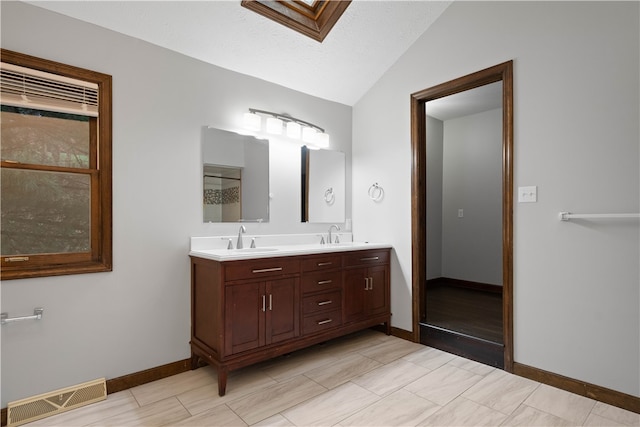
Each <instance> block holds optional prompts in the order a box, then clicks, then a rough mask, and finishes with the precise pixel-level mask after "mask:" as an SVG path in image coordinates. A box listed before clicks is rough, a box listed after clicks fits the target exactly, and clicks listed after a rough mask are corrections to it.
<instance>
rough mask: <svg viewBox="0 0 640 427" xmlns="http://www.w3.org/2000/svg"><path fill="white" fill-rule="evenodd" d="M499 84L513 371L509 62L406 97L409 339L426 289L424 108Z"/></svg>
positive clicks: (507, 347)
mask: <svg viewBox="0 0 640 427" xmlns="http://www.w3.org/2000/svg"><path fill="white" fill-rule="evenodd" d="M498 81H502V109H503V111H502V218H503V219H502V277H503V290H502V292H503V293H502V313H503V315H502V318H503V336H504V370H505V371H507V372H513V61H507V62H504V63H502V64H498V65H496V66H493V67H490V68H486V69H484V70H481V71H478V72H476V73H472V74H469V75H466V76H463V77H460V78H458V79H455V80H451V81H448V82H445V83H442V84H439V85H436V86H433V87H431V88H428V89H424V90H422V91H419V92H416V93H413V94H412V95H411V194H412V197H411V229H412V233H411V234H412V240H411V248H412V250H411V253H412V284H411V286H412V295H413V297H412V314H413V340H414V341H415V342H420V313H423V312H424V309H425V305H426V303H425V301H424V287H425V285H426V278H427V275H426V263H427V262H426V260H427V258H426V247H427V236H426V231H427V230H426V227H427V224H426V214H427V203H426V194H427V172H426V170H427V145H426V138H427V131H426V106H425V104H426V103H427V102H429V101H432V100H434V99H438V98H442V97H445V96H448V95H453V94H456V93H459V92H464V91H466V90H469V89H474V88H477V87H479V86H484V85H486V84H489V83H495V82H498Z"/></svg>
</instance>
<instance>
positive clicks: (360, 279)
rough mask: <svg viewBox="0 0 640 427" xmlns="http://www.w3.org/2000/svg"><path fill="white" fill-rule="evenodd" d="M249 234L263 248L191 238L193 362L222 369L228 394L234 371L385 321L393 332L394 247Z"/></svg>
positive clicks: (220, 378) (230, 239) (222, 383)
mask: <svg viewBox="0 0 640 427" xmlns="http://www.w3.org/2000/svg"><path fill="white" fill-rule="evenodd" d="M239 238H240V239H242V236H239ZM244 239H246V240H248V241H251V242H252V243H253V244H252V245H251V246H255V247H243V248H242V249H227V248H228V247H232V246H233V245H232V244H230V243H233V241H234V240H235V238H234V237H194V238H192V239H191V251H190V253H189V256H190V257H191V355H192V356H191V364H192V368H194V369H195V368H196V367H197V366H198V363H199V361H200V360H202V361H205V362H207V363H208V364H210V365H212V366H214V367H215V368H216V369H217V372H218V393H219V394H220V396H223V395H224V394H225V390H226V383H227V375H228V372H229V371H232V370H235V369H239V368H242V367H245V366H248V365H251V364H254V363H257V362H260V361H263V360H267V359H270V358H273V357H276V356H279V355H283V354H286V353H290V352H292V351H295V350H299V349H302V348H305V347H309V346H312V345H314V344H318V343H321V342H324V341H327V340H330V339H332V338H336V337H339V336H342V335H346V334H349V333H352V332H355V331H358V330H361V329H365V328H369V327H372V326H376V325H380V324H384V325H385V328H386V329H385V330H386V332H387V334H389V333H390V320H391V312H390V278H389V276H390V271H389V256H390V250H391V249H390V246H389V245H384V244H374V243H358V242H351V241H346V240H349V239H350V235H348V236H347V238H344V236H343V238H342V239H341V240H343V241H344V242H343V243H329V244H321V243H319V239H318V238H317V236H316V235H284V236H255V237H253V238H252V237H250V236H246V237H244ZM241 246H243V245H241ZM246 246H249V245H246Z"/></svg>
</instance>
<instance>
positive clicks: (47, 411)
mask: <svg viewBox="0 0 640 427" xmlns="http://www.w3.org/2000/svg"><path fill="white" fill-rule="evenodd" d="M106 398H107V383H106V382H105V379H104V378H102V379H99V380H95V381H89V382H86V383H83V384H78V385H75V386H71V387H67V388H62V389H60V390H56V391H52V392H50V393H45V394H41V395H39V396H34V397H28V398H26V399H22V400H16V401H15V402H9V403H8V404H7V427H13V426H19V425H21V424H25V423H29V422H31V421H35V420H39V419H41V418H45V417H49V416H51V415H55V414H60V413H62V412H66V411H69V410H71V409H74V408H79V407H81V406H84V405H88V404H90V403H94V402H99V401H101V400H104V399H106Z"/></svg>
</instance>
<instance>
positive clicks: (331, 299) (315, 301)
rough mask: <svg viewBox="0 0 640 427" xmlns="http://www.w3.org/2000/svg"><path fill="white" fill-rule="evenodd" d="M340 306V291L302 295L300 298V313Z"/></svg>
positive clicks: (327, 309)
mask: <svg viewBox="0 0 640 427" xmlns="http://www.w3.org/2000/svg"><path fill="white" fill-rule="evenodd" d="M341 306H342V292H340V291H333V292H326V293H323V294H318V295H312V296H310V297H304V299H303V300H302V313H303V315H304V316H307V315H309V314H314V313H319V312H324V311H331V310H337V309H339V308H341Z"/></svg>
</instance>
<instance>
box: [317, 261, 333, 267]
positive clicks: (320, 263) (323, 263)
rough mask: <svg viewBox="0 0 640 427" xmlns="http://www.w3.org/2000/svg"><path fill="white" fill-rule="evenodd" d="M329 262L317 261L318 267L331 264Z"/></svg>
mask: <svg viewBox="0 0 640 427" xmlns="http://www.w3.org/2000/svg"><path fill="white" fill-rule="evenodd" d="M331 264H333V263H332V262H331V261H329V262H319V263H318V267H324V266H327V265H331Z"/></svg>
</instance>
